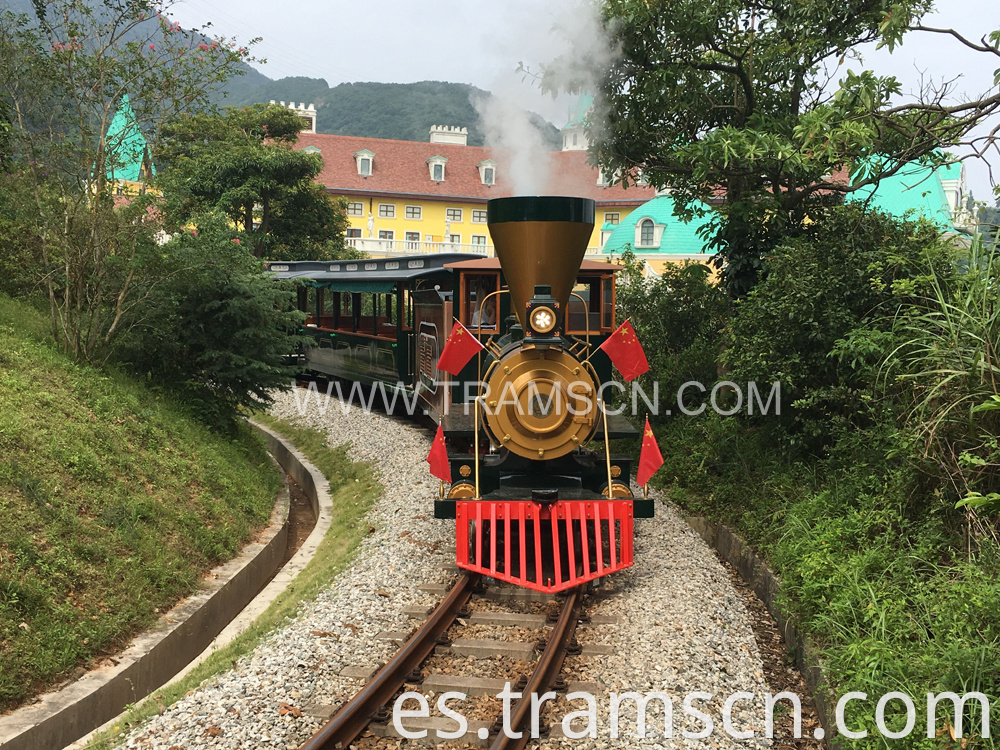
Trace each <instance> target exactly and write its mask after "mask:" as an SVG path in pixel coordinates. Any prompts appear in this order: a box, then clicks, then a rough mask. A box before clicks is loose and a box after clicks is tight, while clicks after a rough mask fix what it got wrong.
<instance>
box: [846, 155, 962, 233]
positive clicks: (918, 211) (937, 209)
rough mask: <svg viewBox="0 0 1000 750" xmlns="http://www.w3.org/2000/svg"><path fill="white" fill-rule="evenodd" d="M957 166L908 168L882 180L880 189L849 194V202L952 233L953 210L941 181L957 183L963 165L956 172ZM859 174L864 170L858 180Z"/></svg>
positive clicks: (914, 166)
mask: <svg viewBox="0 0 1000 750" xmlns="http://www.w3.org/2000/svg"><path fill="white" fill-rule="evenodd" d="M955 166H956V165H944V166H941V167H938V168H937V169H934V168H932V167H927V166H924V165H921V164H907V165H906V166H904V167H903V168H902V169H900V170H899V171H898V172H897V173H896V174H894V175H892V176H891V177H884V178H883V179H881V180H879V182H878V185H876V186H872V185H866V186H865V187H863V188H861V189H859V190H856V191H855V192H853V193H849V194H848V196H847V200H848V201H850V202H852V203H867V204H868V206H869V207H871V208H874V209H878V210H879V211H883V212H885V213H887V214H890V215H892V216H895V217H897V218H900V219H902V218H906V217H909V218H911V219H915V218H916V217H917V216H922V217H923V218H925V219H927V220H928V221H932V222H934V223H935V224H938V225H939V226H941V227H943V228H945V229H952V230H953V229H954V228H955V227H954V224H953V223H952V218H951V209H950V206H949V204H948V197H947V196H946V195H945V192H944V187H943V186H942V184H941V180H942V179H957V178H958V175H959V174H961V165H957V170H956V169H955ZM955 172H957V174H954V173H955ZM860 173H861V170H859V172H858V173H857V174H855V179H857V177H858V174H860Z"/></svg>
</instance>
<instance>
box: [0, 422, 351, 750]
mask: <svg viewBox="0 0 1000 750" xmlns="http://www.w3.org/2000/svg"><path fill="white" fill-rule="evenodd" d="M251 424H253V426H254V427H255V428H256V429H257V430H258V431H259V432H260V433H261V434H262V435H263V436H264V438H265V440H266V442H267V448H268V450H269V451H270V452H271V455H272V456H274V458H275V460H276V461H277V462H278V464H279V465H280V466H281V468H282V469H283V470H284V471H285V473H286V474H287V475H288V476H290V477H291V478H292V479H294V480H295V482H296V483H297V484H298V485H299V486H300V487H301V488H302V490H303V492H305V494H306V497H307V498H308V500H309V502H310V504H311V505H312V510H313V514H314V516H315V518H316V525H315V526H314V527H313V530H312V532H311V533H310V534H309V536H308V537H307V538H306V540H305V541H304V542H303V543H302V546H301V547H299V550H298V551H297V552H296V553H295V554H294V555H293V556H292V558H291V559H290V560H289V561H288V562H287V563H285V565H284V566H282V565H281V562H282V560H283V559H284V557H285V552H286V548H287V544H288V533H289V532H288V519H289V491H288V485H287V482H286V484H285V487H284V488H283V489H282V491H281V493H280V494H279V497H278V501H277V502H276V503H275V507H274V511H273V513H272V515H271V523H270V525H269V526H268V528H267V529H266V530H265V531H264V533H263V534H262V535H261V536H260V538H259V539H258V540H257V541H256V542H254V543H252V544H249V545H247V546H246V547H245V548H244V550H243V552H242V554H241V555H240V556H239V557H237V558H236V559H234V560H231V561H229V562H228V563H226V564H224V565H220V566H219V567H217V568H215V569H214V570H212V571H211V572H210V573H209V574H208V576H207V580H209V581H211V583H210V584H209V585H208V586H207V587H206V588H204V589H202V590H201V591H198V592H197V593H195V594H194V595H192V596H190V597H188V598H187V599H185V600H184V601H182V602H181V603H180V604H178V605H177V606H176V607H174V608H173V609H172V610H170V611H169V612H168V613H166V614H165V615H163V617H161V618H160V620H159V622H158V623H157V625H156V626H155V627H154V628H153V629H152V630H150V631H148V632H146V633H143V634H142V635H140V636H138V637H137V638H136V639H135V640H134V641H133V642H132V645H131V646H130V647H129V648H128V649H126V650H125V651H123V652H122V653H120V654H118V655H117V656H116V657H115V658H114V659H113V660H112V661H113V664H114V666H112V667H108V668H99V669H95V670H93V671H91V672H88V673H87V674H86V675H84V676H83V677H81V678H80V679H79V680H76V681H75V682H73V683H71V684H69V685H67V686H66V687H64V688H62V689H61V690H57V691H55V692H51V693H47V694H45V695H43V696H41V697H40V698H39V699H38V700H37V701H36V702H35V703H33V704H31V705H29V706H25V707H23V708H21V709H18V710H17V711H15V712H13V713H11V714H8V715H7V716H4V717H2V718H0V748H2V750H37V749H38V748H60V747H66V746H67V745H69V744H70V743H73V742H75V741H76V740H78V739H80V738H81V737H84V736H85V735H87V734H88V733H90V732H92V731H93V730H95V729H99V728H101V726H102V725H104V724H105V723H106V722H109V721H112V720H114V719H115V718H116V717H117V716H118V715H119V714H120V713H121V712H122V711H123V710H125V707H126V706H128V705H130V704H132V703H136V702H138V701H140V700H142V699H143V698H145V697H146V696H148V695H150V694H151V693H152V692H154V691H155V690H157V689H159V688H160V687H162V686H163V685H164V684H166V683H167V682H168V681H171V680H172V679H176V678H179V677H182V676H183V675H184V674H186V673H187V672H188V671H189V670H190V669H192V668H194V667H195V666H196V665H197V664H199V663H201V662H202V661H203V660H204V659H206V658H207V657H208V656H209V655H210V654H211V653H212V652H213V651H215V650H217V649H218V648H221V647H222V646H225V645H226V644H227V643H229V642H231V641H232V640H233V639H234V638H236V636H238V635H239V634H240V633H242V632H243V631H244V630H246V628H247V627H249V625H250V623H252V622H253V621H254V619H256V618H257V617H258V616H259V615H260V614H261V613H262V612H263V611H264V610H265V609H266V608H267V607H268V605H270V603H271V602H272V601H274V599H275V598H276V597H277V596H278V595H279V594H280V593H281V592H282V591H284V590H285V588H287V587H288V585H289V584H290V583H291V582H292V581H293V580H294V578H295V577H296V576H297V575H298V574H299V573H300V572H301V571H302V570H303V568H305V566H306V565H307V564H308V563H309V561H310V560H312V558H313V557H314V556H315V554H316V550H317V548H318V547H319V544H320V542H321V541H322V540H323V537H324V536H325V535H326V532H327V530H328V529H329V528H330V521H331V517H332V501H331V499H330V494H329V492H328V490H327V486H328V485H327V482H326V478H325V477H324V476H323V475H322V474H321V473H320V472H319V470H318V469H316V467H314V466H313V465H312V464H311V463H309V462H308V461H307V460H306V458H305V456H303V455H302V454H301V453H299V452H298V451H297V450H295V448H294V447H293V446H292V445H290V444H289V443H288V442H286V441H285V440H284V439H283V438H281V437H280V436H279V435H277V434H276V433H274V432H272V431H271V430H270V429H268V428H267V427H264V426H263V425H261V424H258V423H256V422H251ZM279 568H280V570H279ZM258 592H259V593H258Z"/></svg>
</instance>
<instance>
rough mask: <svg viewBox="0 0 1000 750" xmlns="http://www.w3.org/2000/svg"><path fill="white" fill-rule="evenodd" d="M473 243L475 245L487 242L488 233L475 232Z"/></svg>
mask: <svg viewBox="0 0 1000 750" xmlns="http://www.w3.org/2000/svg"><path fill="white" fill-rule="evenodd" d="M472 244H473V245H485V244H486V235H485V234H474V235H472Z"/></svg>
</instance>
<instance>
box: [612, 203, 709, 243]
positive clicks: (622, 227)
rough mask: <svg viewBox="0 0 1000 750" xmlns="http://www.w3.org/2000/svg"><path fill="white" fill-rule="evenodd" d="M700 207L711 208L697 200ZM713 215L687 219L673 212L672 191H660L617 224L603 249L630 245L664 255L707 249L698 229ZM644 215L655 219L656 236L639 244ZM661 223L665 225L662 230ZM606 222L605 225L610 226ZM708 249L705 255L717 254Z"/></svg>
mask: <svg viewBox="0 0 1000 750" xmlns="http://www.w3.org/2000/svg"><path fill="white" fill-rule="evenodd" d="M697 207H698V208H701V209H704V210H705V211H706V212H711V211H712V209H711V208H710V207H709V206H707V205H706V204H704V203H698V204H697ZM709 218H710V216H709V215H705V216H702V217H697V216H696V217H695V218H694V219H692V220H691V221H689V222H687V223H685V222H683V221H681V220H680V219H679V218H677V217H676V216H674V199H673V198H671V197H670V196H669V195H661V196H658V197H656V198H653V200H651V201H648V202H647V203H643V204H642V205H641V206H639V207H638V208H637V209H636V210H635V211H633V212H632V213H630V214H629V215H628V216H626V217H625V218H624V219H622V221H621V223H619V224H618V225H617V226H616V227H614V231H613V232H612V233H611V236H610V237H608V241H607V242H605V243H604V252H605V253H609V254H615V255H617V254H620V253H621V252H623V251H624V250H625V249H626V245H627V246H629V247H630V248H631V249H632V251H633V252H637V253H656V254H662V255H696V254H699V253H703V252H705V240H703V239H702V238H701V237H699V236H698V229H699V228H701V227H702V226H704V225H706V224H707V223H708V221H709ZM644 219H652V221H653V226H654V230H657V231H654V236H653V242H654V244H652V245H648V244H647V245H641V246H640V245H638V244H637V242H636V227H637V226H638V225H639V223H640V222H641V221H643V220H644ZM659 227H662V228H663V231H662V234H661V233H659V231H658V229H659ZM607 228H608V225H605V226H604V227H603V229H605V230H606V229H607ZM714 254H715V251H714V250H713V251H709V252H708V253H706V255H714Z"/></svg>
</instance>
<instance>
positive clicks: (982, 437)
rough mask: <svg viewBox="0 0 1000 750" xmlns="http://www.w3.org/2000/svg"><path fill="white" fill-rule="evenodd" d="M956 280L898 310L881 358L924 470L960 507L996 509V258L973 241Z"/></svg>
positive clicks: (999, 295)
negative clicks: (888, 344) (891, 342)
mask: <svg viewBox="0 0 1000 750" xmlns="http://www.w3.org/2000/svg"><path fill="white" fill-rule="evenodd" d="M962 261H963V263H962V267H963V269H964V270H963V272H962V273H960V274H958V275H957V277H956V275H955V274H954V273H949V275H948V276H947V277H942V276H941V275H940V274H937V273H936V274H935V275H934V277H933V283H932V285H931V294H929V295H928V297H927V298H926V299H925V300H923V301H922V303H921V304H920V305H915V306H910V307H907V308H904V309H903V310H901V311H900V314H899V315H898V316H897V317H896V320H895V325H894V329H893V334H894V336H895V338H896V340H897V341H898V342H899V343H898V344H897V346H896V347H895V348H894V349H893V350H892V351H891V352H889V354H888V356H887V357H886V359H885V371H886V376H887V378H888V379H889V380H890V382H889V383H887V391H888V392H889V393H891V394H892V395H893V397H894V398H896V399H898V400H899V401H900V403H901V405H902V407H903V408H904V409H905V412H904V414H903V416H902V417H901V424H902V428H903V429H905V430H906V431H907V432H908V433H909V434H911V435H912V436H913V437H914V442H915V447H916V449H917V454H918V456H919V458H920V459H922V461H921V466H922V467H923V468H924V469H925V470H926V471H928V472H929V473H930V474H931V475H932V476H936V477H940V478H941V479H943V480H944V484H945V486H946V487H948V494H949V496H950V497H952V498H953V500H954V501H956V502H958V503H959V504H960V505H964V506H967V507H969V508H970V509H972V508H978V509H981V510H982V511H985V512H989V513H998V512H1000V445H998V442H997V440H998V435H1000V349H998V347H1000V253H998V252H997V250H996V249H995V248H988V249H987V248H985V247H983V245H982V243H979V242H976V243H974V244H973V246H972V248H971V249H970V251H969V252H968V254H967V255H964V256H963V257H962Z"/></svg>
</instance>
